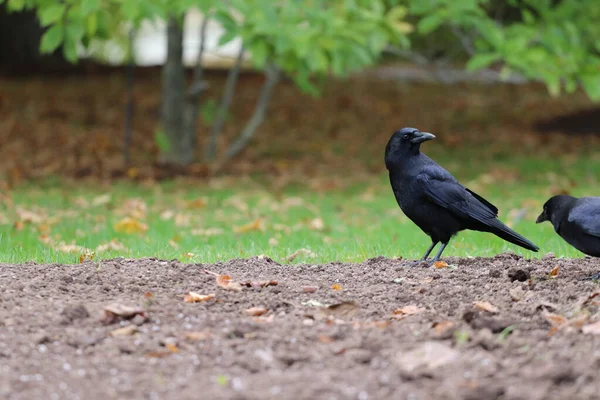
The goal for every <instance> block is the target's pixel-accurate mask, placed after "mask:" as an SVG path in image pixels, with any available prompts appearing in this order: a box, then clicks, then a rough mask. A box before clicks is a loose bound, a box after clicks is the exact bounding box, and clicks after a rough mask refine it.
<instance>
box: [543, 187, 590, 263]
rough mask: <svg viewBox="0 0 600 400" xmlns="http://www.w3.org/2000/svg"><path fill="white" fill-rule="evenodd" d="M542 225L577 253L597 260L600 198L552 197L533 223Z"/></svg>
mask: <svg viewBox="0 0 600 400" xmlns="http://www.w3.org/2000/svg"><path fill="white" fill-rule="evenodd" d="M544 221H550V223H552V226H553V227H554V230H555V231H556V233H558V235H559V236H560V237H561V238H563V239H564V240H565V241H566V242H567V243H569V244H570V245H571V246H573V247H575V248H576V249H577V250H579V251H581V252H582V253H585V254H587V255H589V256H592V257H600V197H581V198H579V199H578V198H576V197H573V196H567V195H559V196H553V197H551V198H550V199H549V200H548V201H547V202H546V203H545V204H544V210H543V211H542V213H541V214H540V216H539V217H538V218H537V220H536V221H535V222H536V223H538V224H539V223H540V222H544Z"/></svg>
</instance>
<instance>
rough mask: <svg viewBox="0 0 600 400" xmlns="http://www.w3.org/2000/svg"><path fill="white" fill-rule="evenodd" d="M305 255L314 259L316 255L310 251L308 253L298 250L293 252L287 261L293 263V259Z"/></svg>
mask: <svg viewBox="0 0 600 400" xmlns="http://www.w3.org/2000/svg"><path fill="white" fill-rule="evenodd" d="M301 254H302V255H307V256H309V257H311V258H315V257H316V256H317V255H316V254H315V253H313V252H312V251H310V250H309V249H298V250H296V251H295V252H293V253H292V254H290V255H289V256H287V260H288V261H290V262H292V261H294V259H295V258H296V257H298V256H299V255H301Z"/></svg>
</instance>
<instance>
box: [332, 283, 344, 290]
mask: <svg viewBox="0 0 600 400" xmlns="http://www.w3.org/2000/svg"><path fill="white" fill-rule="evenodd" d="M331 288H332V289H333V290H342V285H340V284H339V283H334V284H333V285H331Z"/></svg>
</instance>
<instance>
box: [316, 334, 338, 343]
mask: <svg viewBox="0 0 600 400" xmlns="http://www.w3.org/2000/svg"><path fill="white" fill-rule="evenodd" d="M334 341H335V339H334V338H332V337H331V336H329V335H319V342H321V343H326V344H328V343H333V342H334Z"/></svg>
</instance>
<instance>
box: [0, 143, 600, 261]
mask: <svg viewBox="0 0 600 400" xmlns="http://www.w3.org/2000/svg"><path fill="white" fill-rule="evenodd" d="M444 155H445V156H446V159H444ZM436 157H437V158H438V159H439V158H440V157H442V159H441V160H440V162H441V163H442V164H443V165H445V166H447V167H448V169H450V170H451V172H453V173H454V174H455V175H456V176H457V177H458V178H459V179H460V180H461V181H462V182H463V183H464V184H465V185H467V186H468V187H470V188H472V189H473V190H475V191H477V192H479V193H480V194H481V195H483V196H485V197H486V198H487V199H488V200H490V201H491V202H492V203H494V204H495V205H496V206H498V208H499V209H500V218H501V220H503V221H504V222H505V223H509V224H510V225H511V226H512V227H513V228H514V229H515V230H516V231H518V232H519V233H521V234H523V235H524V236H526V237H527V238H528V239H530V240H532V241H533V242H534V243H536V244H537V245H538V246H540V248H541V251H540V252H539V253H537V254H536V253H532V252H529V251H527V250H524V249H521V248H519V247H517V246H513V245H511V244H509V243H506V242H504V241H503V240H501V239H498V238H496V237H495V236H493V235H491V234H487V233H479V232H461V233H460V234H459V235H458V236H457V237H455V238H454V239H453V240H452V241H451V243H450V246H449V247H448V248H447V249H446V251H445V253H444V255H445V256H451V255H452V256H493V255H495V254H497V253H500V252H504V251H508V250H512V251H514V252H515V253H518V254H522V255H524V256H527V257H540V256H542V255H543V254H545V253H547V252H553V253H555V254H556V255H557V256H559V257H581V256H582V254H581V253H579V252H578V251H576V250H575V249H573V248H572V247H570V246H569V245H567V244H566V243H565V242H564V241H563V240H562V239H560V238H559V237H558V236H557V235H556V234H555V233H554V231H553V230H552V227H551V226H550V224H549V223H545V224H542V225H536V224H535V223H534V220H535V218H536V216H537V214H539V212H540V210H541V206H542V204H543V203H544V201H545V200H546V199H547V198H548V197H549V195H550V193H551V192H552V190H555V189H557V188H558V189H560V188H567V187H570V186H572V185H573V182H576V186H575V187H571V189H572V191H573V194H574V195H594V194H598V193H600V190H598V189H600V188H599V185H598V181H597V179H596V177H595V175H594V168H592V167H591V166H590V160H589V159H588V158H575V159H573V158H570V159H568V160H556V159H551V158H549V157H546V158H543V157H542V158H529V157H525V156H523V157H521V158H518V157H517V158H512V159H508V160H502V161H501V162H499V160H487V161H481V160H480V161H479V162H476V161H473V160H471V161H469V159H468V157H466V156H465V154H462V155H461V157H462V158H457V157H456V155H455V154H449V153H442V154H441V155H440V154H438V155H436ZM461 159H462V160H464V161H460V160H461ZM457 160H459V161H457ZM506 171H509V172H510V171H513V172H514V171H516V172H517V173H518V175H517V176H513V175H511V174H510V173H507V172H506ZM340 182H341V183H342V184H344V183H345V182H344V180H340ZM106 194H108V195H109V196H110V201H108V202H106V203H102V204H100V205H93V202H94V199H96V198H98V196H102V195H106ZM11 196H12V204H11V203H10V202H8V201H4V204H1V203H0V224H1V225H0V262H4V263H20V262H25V261H36V262H40V263H41V262H43V263H50V262H60V263H75V262H79V257H80V254H81V251H77V250H76V251H74V252H72V253H67V252H65V251H63V250H61V246H60V243H61V242H64V243H67V244H76V245H78V246H82V247H85V248H89V249H91V250H96V249H97V247H98V246H99V245H102V244H104V243H107V242H110V241H111V240H116V241H117V242H118V243H120V244H121V245H123V246H124V247H125V249H121V250H108V251H101V252H99V251H96V255H95V259H103V258H112V257H117V256H123V257H158V258H161V259H180V260H185V261H187V262H198V263H210V262H215V261H222V260H227V259H231V258H245V257H250V256H255V255H260V254H265V255H268V256H270V257H271V258H273V259H275V260H277V261H280V262H281V261H285V260H286V259H287V257H288V256H289V255H290V254H292V253H294V252H295V251H296V250H298V249H302V248H304V249H309V250H310V251H312V252H313V253H314V255H315V256H314V257H312V256H310V255H306V254H304V255H302V254H301V255H299V256H298V257H297V258H296V259H295V260H294V262H295V263H296V262H307V263H317V262H319V263H321V262H327V261H334V260H337V261H353V262H355V261H362V260H365V259H367V258H370V257H375V256H378V255H383V256H387V257H398V256H401V257H404V258H412V259H414V258H418V257H420V256H421V255H422V253H423V252H424V250H425V249H426V248H427V246H428V244H429V238H428V237H427V236H426V235H425V234H424V233H422V232H421V231H420V230H419V229H418V228H417V227H416V226H414V225H413V224H412V223H411V222H410V221H409V220H408V219H407V218H406V217H405V216H404V215H403V214H402V212H401V211H400V210H399V208H398V206H397V205H396V203H395V200H394V198H393V195H392V192H391V190H390V188H389V184H388V181H387V176H386V175H385V174H381V175H378V176H373V177H372V178H370V179H364V178H363V179H361V180H358V179H356V180H354V181H353V182H351V183H349V184H346V185H344V186H343V187H342V188H341V189H335V190H330V189H319V188H314V187H313V186H311V182H304V183H296V184H293V185H288V186H287V187H285V188H284V189H279V190H276V191H275V190H274V189H272V188H271V186H270V184H269V183H268V180H267V179H266V178H256V179H254V180H252V179H249V178H246V179H238V180H236V179H232V178H228V179H221V180H215V181H212V182H209V183H207V182H203V181H196V182H190V181H187V182H179V183H178V182H170V183H163V184H158V185H152V186H145V185H141V184H135V183H127V182H121V183H117V184H114V185H112V186H101V187H100V186H95V185H91V184H61V183H60V182H58V181H46V182H41V183H37V184H27V185H23V186H21V187H19V188H16V189H15V190H13V192H12V193H11ZM198 198H203V199H205V200H206V206H205V207H203V208H191V209H190V208H187V207H186V204H187V202H189V201H191V200H194V199H198ZM131 199H139V201H140V202H141V203H143V204H145V205H146V207H147V211H146V214H145V216H139V217H141V218H140V220H141V221H142V222H143V223H145V224H147V226H148V229H147V231H146V232H144V233H133V234H127V233H122V232H117V231H115V224H116V223H117V222H119V221H120V220H121V219H122V218H124V217H125V216H126V212H125V211H124V210H123V207H124V204H126V203H127V202H128V201H130V200H131ZM84 203H87V206H86V205H84ZM244 207H247V210H245V209H244ZM19 210H21V214H19ZM23 210H25V211H27V212H32V213H33V214H34V218H37V219H38V220H37V221H33V222H25V223H24V224H22V225H21V224H20V223H19V222H17V221H19V220H21V219H22V217H23V214H22V211H23ZM169 214H170V215H169ZM19 215H21V216H19ZM519 215H520V216H521V217H520V218H519V217H518V216H519ZM259 217H263V221H264V229H263V230H251V231H248V232H245V233H236V232H235V231H234V227H239V226H242V225H244V224H247V223H250V222H252V221H255V220H256V219H257V218H259ZM516 218H519V219H518V220H517V219H516ZM315 219H321V220H322V222H323V225H324V226H323V229H316V228H318V226H317V227H315V226H312V227H311V221H314V220H315ZM178 221H179V223H178ZM182 221H183V222H184V223H182ZM186 221H187V222H186ZM15 223H16V224H17V226H18V227H19V225H21V226H20V228H21V229H16V228H15ZM313 224H314V222H313ZM209 228H210V229H218V230H219V232H218V233H217V234H215V235H212V236H206V235H202V234H198V232H196V231H195V230H198V229H209ZM41 232H42V233H43V232H46V234H47V235H48V236H49V237H50V238H52V241H53V242H52V243H50V244H48V243H46V244H44V243H43V242H42V241H41V240H40V235H41ZM194 232H195V233H196V234H194ZM63 249H64V247H63ZM187 253H191V254H187Z"/></svg>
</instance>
